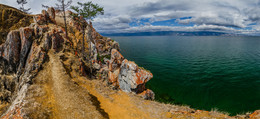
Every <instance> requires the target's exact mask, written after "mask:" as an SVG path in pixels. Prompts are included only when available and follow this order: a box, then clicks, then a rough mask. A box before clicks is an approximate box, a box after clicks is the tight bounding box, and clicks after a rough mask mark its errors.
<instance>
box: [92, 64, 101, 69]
mask: <svg viewBox="0 0 260 119" xmlns="http://www.w3.org/2000/svg"><path fill="white" fill-rule="evenodd" d="M92 67H93V69H94V70H99V69H100V65H99V64H98V63H94V64H93V66H92Z"/></svg>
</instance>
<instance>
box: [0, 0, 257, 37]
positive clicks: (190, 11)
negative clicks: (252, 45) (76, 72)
mask: <svg viewBox="0 0 260 119" xmlns="http://www.w3.org/2000/svg"><path fill="white" fill-rule="evenodd" d="M27 1H28V4H26V5H25V7H26V8H27V7H30V8H31V12H33V14H38V13H40V12H41V10H42V7H41V4H45V5H49V6H55V3H57V0H27ZM78 1H80V2H88V1H87V0H73V5H76V3H77V2H78ZM0 3H1V4H6V5H10V6H13V7H16V8H18V7H19V6H18V4H17V3H16V0H0ZM93 3H97V4H99V5H100V6H102V7H104V12H105V14H104V15H100V16H97V17H96V18H95V19H94V21H93V25H94V27H95V28H96V29H97V31H98V32H100V33H134V32H156V31H214V32H225V33H235V34H245V35H258V36H260V0H93Z"/></svg>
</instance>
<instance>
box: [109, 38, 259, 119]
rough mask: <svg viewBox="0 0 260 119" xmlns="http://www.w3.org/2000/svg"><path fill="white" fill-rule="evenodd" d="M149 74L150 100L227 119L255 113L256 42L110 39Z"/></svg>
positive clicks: (253, 39)
mask: <svg viewBox="0 0 260 119" xmlns="http://www.w3.org/2000/svg"><path fill="white" fill-rule="evenodd" d="M111 38H112V39H114V40H116V41H117V42H119V44H120V48H121V53H122V54H123V55H124V56H125V58H127V59H129V60H132V61H135V62H136V63H137V64H138V65H139V66H142V67H144V68H146V69H148V70H150V71H151V72H152V73H153V74H154V78H153V79H152V80H150V81H149V83H148V84H147V87H148V88H150V89H152V90H153V91H154V92H155V94H156V100H157V101H160V102H166V103H174V104H179V105H188V106H190V107H192V108H195V109H203V110H209V111H210V110H219V111H223V112H228V113H229V114H231V115H235V114H243V113H245V112H252V111H254V110H257V109H260V37H219V36H202V37H199V36H142V37H140V36H136V37H111Z"/></svg>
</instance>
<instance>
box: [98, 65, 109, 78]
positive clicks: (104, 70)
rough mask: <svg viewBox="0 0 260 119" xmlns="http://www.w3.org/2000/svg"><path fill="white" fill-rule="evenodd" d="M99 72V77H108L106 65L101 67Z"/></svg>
mask: <svg viewBox="0 0 260 119" xmlns="http://www.w3.org/2000/svg"><path fill="white" fill-rule="evenodd" d="M99 72H100V74H101V79H107V78H108V73H109V69H108V67H107V66H105V67H103V68H101V69H100V70H99Z"/></svg>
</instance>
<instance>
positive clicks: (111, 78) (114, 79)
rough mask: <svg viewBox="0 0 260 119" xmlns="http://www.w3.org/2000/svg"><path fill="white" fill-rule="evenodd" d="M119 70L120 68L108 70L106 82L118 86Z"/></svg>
mask: <svg viewBox="0 0 260 119" xmlns="http://www.w3.org/2000/svg"><path fill="white" fill-rule="evenodd" d="M119 72H120V69H117V70H115V71H114V72H111V71H109V73H108V82H109V83H111V84H112V85H113V86H118V75H119Z"/></svg>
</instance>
